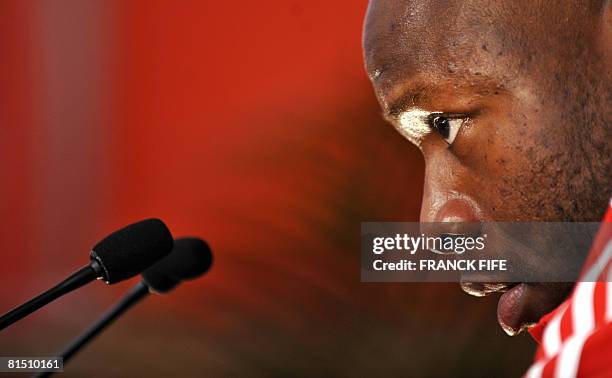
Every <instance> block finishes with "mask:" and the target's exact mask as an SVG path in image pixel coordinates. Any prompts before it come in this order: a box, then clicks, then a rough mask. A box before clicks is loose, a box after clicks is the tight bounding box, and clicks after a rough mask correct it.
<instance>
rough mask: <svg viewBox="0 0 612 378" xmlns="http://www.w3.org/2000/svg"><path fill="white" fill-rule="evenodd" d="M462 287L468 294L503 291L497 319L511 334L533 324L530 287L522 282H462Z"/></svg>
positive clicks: (482, 294)
mask: <svg viewBox="0 0 612 378" xmlns="http://www.w3.org/2000/svg"><path fill="white" fill-rule="evenodd" d="M461 289H462V290H463V291H464V292H466V293H467V294H470V295H473V296H476V297H484V296H486V295H489V294H492V293H502V295H501V296H500V298H499V301H498V304H497V321H498V322H499V325H500V326H501V328H502V329H503V330H504V331H505V332H506V333H507V334H508V335H510V336H514V335H516V334H518V333H520V332H521V331H523V330H524V329H525V328H527V327H529V326H530V325H532V324H533V322H532V321H530V320H529V319H528V318H530V315H531V311H528V308H527V306H528V304H529V301H528V300H526V299H528V298H527V294H528V291H529V290H528V287H527V285H526V284H523V283H520V284H517V283H501V282H499V283H481V282H462V283H461Z"/></svg>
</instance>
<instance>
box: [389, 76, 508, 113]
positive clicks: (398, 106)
mask: <svg viewBox="0 0 612 378" xmlns="http://www.w3.org/2000/svg"><path fill="white" fill-rule="evenodd" d="M472 79H475V80H478V82H474V81H473V80H472V81H470V82H469V84H471V85H470V87H468V86H465V87H464V88H461V89H459V90H457V89H455V91H456V92H457V96H469V94H468V93H470V92H471V93H472V95H473V96H474V97H476V95H479V96H487V95H490V94H492V93H495V94H496V95H497V94H501V93H504V92H507V90H506V89H504V88H503V87H502V86H500V85H497V83H496V82H495V81H494V80H492V79H491V78H488V77H486V76H475V77H472ZM429 81H431V78H429ZM443 81H444V80H443V79H440V80H439V81H438V82H437V83H429V82H425V81H424V80H422V79H419V80H411V81H410V82H406V83H404V84H399V85H396V86H395V87H391V88H388V89H387V95H389V94H391V96H393V92H396V93H398V95H397V96H393V97H394V98H393V97H392V98H391V100H390V101H389V102H388V103H386V105H385V108H384V115H383V116H384V117H385V119H387V120H389V121H392V120H396V119H397V117H398V116H399V115H401V114H402V113H404V112H406V111H408V110H410V109H414V108H420V109H429V110H432V111H434V109H433V108H434V107H435V108H442V107H440V106H433V104H432V102H433V100H434V96H433V94H434V93H436V91H440V92H441V91H448V89H447V88H444V87H443V86H442V85H440V84H441V83H442V82H443ZM443 110H449V111H452V112H453V113H460V112H456V111H454V109H443Z"/></svg>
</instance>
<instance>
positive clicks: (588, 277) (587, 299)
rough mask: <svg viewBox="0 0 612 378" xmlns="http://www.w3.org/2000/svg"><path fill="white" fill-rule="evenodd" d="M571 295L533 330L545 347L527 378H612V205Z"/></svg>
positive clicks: (538, 353)
mask: <svg viewBox="0 0 612 378" xmlns="http://www.w3.org/2000/svg"><path fill="white" fill-rule="evenodd" d="M581 274H582V276H581V279H580V280H579V282H578V283H576V286H575V287H574V290H573V292H572V295H571V296H570V297H569V298H568V299H567V300H566V301H565V302H563V303H562V304H561V305H560V306H559V307H557V308H556V309H555V310H554V311H553V312H551V313H550V314H548V315H546V316H544V317H543V318H542V319H541V320H540V321H539V322H538V324H537V325H536V326H534V327H533V328H531V329H530V330H529V332H530V333H531V335H532V336H533V337H534V338H535V339H536V341H538V342H539V343H540V346H539V347H538V350H537V352H536V356H535V361H534V363H533V365H531V367H530V368H529V370H528V371H527V373H526V374H525V377H527V378H540V377H559V378H570V377H607V378H612V201H611V202H610V205H609V206H608V211H607V212H606V216H605V218H604V220H603V223H602V227H601V228H600V230H599V232H598V233H597V236H596V238H595V242H594V243H593V247H592V248H591V252H590V253H589V256H588V258H587V262H586V264H585V268H584V269H583V271H582V273H581Z"/></svg>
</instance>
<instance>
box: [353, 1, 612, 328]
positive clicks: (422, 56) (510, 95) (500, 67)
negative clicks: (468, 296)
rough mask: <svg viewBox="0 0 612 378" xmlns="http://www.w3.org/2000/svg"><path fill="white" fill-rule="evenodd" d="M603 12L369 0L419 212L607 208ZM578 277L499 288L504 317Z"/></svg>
mask: <svg viewBox="0 0 612 378" xmlns="http://www.w3.org/2000/svg"><path fill="white" fill-rule="evenodd" d="M604 3H605V2H604ZM607 13H609V10H607V9H606V6H605V5H603V3H602V4H600V3H599V2H598V1H584V2H583V3H580V2H578V3H577V4H571V3H570V2H559V3H557V2H552V3H550V5H548V6H547V7H543V6H542V3H541V2H534V1H512V2H507V1H485V0H474V1H453V0H450V1H441V0H423V1H415V0H398V1H391V0H372V1H371V2H370V6H369V9H368V14H367V17H366V22H365V32H364V55H365V62H366V69H367V72H368V75H369V76H370V79H371V80H372V83H373V85H374V89H375V91H376V95H377V97H378V100H379V102H380V104H381V107H382V109H383V112H384V115H385V117H386V118H387V119H388V120H389V121H390V122H391V123H392V124H393V125H394V126H395V127H396V128H397V129H398V130H399V131H400V132H401V133H402V134H403V135H404V136H406V138H407V139H408V140H410V141H411V142H412V143H413V144H415V145H416V146H417V147H418V148H419V149H420V150H421V151H422V153H423V156H424V158H425V164H426V171H425V184H424V196H423V202H422V208H421V221H422V222H448V221H452V222H469V221H477V222H479V221H599V220H600V219H601V216H602V214H603V211H604V210H605V209H606V206H607V202H608V200H609V198H610V194H611V190H610V189H611V183H610V178H609V172H610V137H611V135H610V113H609V110H608V109H609V108H610V93H611V84H610V83H612V80H611V76H612V75H611V72H612V70H611V68H610V64H609V63H608V62H609V61H610V59H609V58H610V50H609V49H610V47H609V46H610V44H611V43H612V41H611V40H610V33H609V32H608V31H609V23H608V24H606V23H605V22H604V20H605V19H606V17H607ZM587 252H588V251H584V253H585V254H586V253H587ZM557 260H560V261H562V259H557ZM464 286H465V287H464V288H465V289H466V290H468V291H470V292H472V293H474V292H476V294H482V293H478V285H475V286H472V287H470V286H469V284H466V285H464ZM571 286H572V285H571V284H522V285H517V286H515V287H513V288H512V289H511V290H508V288H504V287H498V289H500V291H504V290H507V292H506V293H505V294H504V295H502V297H501V299H500V302H499V306H498V319H499V321H500V323H501V324H502V326H503V327H504V329H506V330H507V331H509V332H510V333H512V332H517V331H519V330H520V329H522V328H523V327H524V326H526V325H528V324H531V323H533V322H535V321H537V320H538V319H539V317H541V316H542V315H543V314H545V313H546V312H548V311H550V310H552V309H553V308H554V307H556V305H558V304H559V303H560V302H561V301H562V299H563V298H564V297H565V296H566V295H567V293H568V291H569V290H570V289H571ZM482 290H483V291H486V290H485V288H482Z"/></svg>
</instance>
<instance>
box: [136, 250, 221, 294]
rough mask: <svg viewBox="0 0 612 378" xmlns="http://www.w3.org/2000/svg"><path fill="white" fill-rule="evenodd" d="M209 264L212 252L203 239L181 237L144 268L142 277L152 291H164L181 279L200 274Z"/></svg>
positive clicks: (195, 276) (210, 263)
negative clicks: (162, 255) (164, 255)
mask: <svg viewBox="0 0 612 378" xmlns="http://www.w3.org/2000/svg"><path fill="white" fill-rule="evenodd" d="M211 265H212V253H211V251H210V248H209V247H208V244H206V242H205V241H204V240H202V239H198V238H181V239H177V240H175V241H174V248H173V249H172V252H170V254H169V255H168V256H166V257H164V258H163V259H162V260H161V261H159V262H158V263H157V264H154V265H153V266H151V267H150V268H149V269H147V270H145V271H144V273H143V274H142V277H143V280H144V282H145V283H146V284H147V286H149V288H151V289H152V290H153V291H156V292H158V293H165V292H168V291H170V290H172V289H173V288H174V287H176V285H178V284H179V283H180V282H181V281H183V280H189V279H194V278H197V277H199V276H201V275H202V274H204V273H205V272H206V271H207V270H208V269H209V268H210V266H211Z"/></svg>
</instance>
